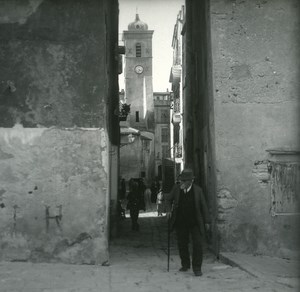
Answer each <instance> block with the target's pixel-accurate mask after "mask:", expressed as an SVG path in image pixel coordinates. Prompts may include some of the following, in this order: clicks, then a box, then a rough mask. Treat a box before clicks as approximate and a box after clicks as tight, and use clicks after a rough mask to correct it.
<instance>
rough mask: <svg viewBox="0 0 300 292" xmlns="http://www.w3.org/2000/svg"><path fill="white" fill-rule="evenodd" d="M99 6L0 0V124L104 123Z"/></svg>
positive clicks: (102, 38)
mask: <svg viewBox="0 0 300 292" xmlns="http://www.w3.org/2000/svg"><path fill="white" fill-rule="evenodd" d="M103 10H104V8H103V1H95V0H89V1H84V2H82V1H78V0H76V1H69V0H67V1H59V2H57V1H56V2H54V1H49V0H30V1H29V0H28V1H9V0H7V1H1V3H0V11H1V14H0V25H1V29H0V62H1V70H0V98H1V105H0V125H1V126H4V127H12V126H13V125H14V124H15V123H16V122H19V123H21V124H23V125H24V126H25V127H36V126H38V125H42V126H46V127H48V126H52V125H58V126H63V127H73V126H74V125H76V126H80V127H99V126H101V125H103V124H104V122H105V115H104V112H105V103H104V101H105V94H104V92H105V86H106V82H107V79H106V71H105V70H103V69H104V66H105V65H104V64H105V56H106V55H105V26H104V13H103ZM101 52H102V53H101ZM101 66H102V69H101Z"/></svg>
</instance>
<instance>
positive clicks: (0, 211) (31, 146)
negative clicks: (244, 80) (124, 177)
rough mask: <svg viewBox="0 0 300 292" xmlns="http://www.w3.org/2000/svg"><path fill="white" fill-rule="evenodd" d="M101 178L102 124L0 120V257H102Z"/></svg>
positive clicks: (103, 190)
mask: <svg viewBox="0 0 300 292" xmlns="http://www.w3.org/2000/svg"><path fill="white" fill-rule="evenodd" d="M107 184H108V165H107V145H106V134H105V132H104V130H100V129H69V130H68V129H65V130H63V129H57V128H49V129H47V128H39V129H26V128H23V127H22V126H20V125H16V126H15V127H14V128H12V129H4V128H1V129H0V185H1V187H0V194H1V195H0V205H1V208H0V230H1V231H0V232H1V235H0V246H1V251H0V259H1V260H30V261H62V262H66V263H87V264H91V263H102V262H104V261H105V260H107V259H108V255H107V228H106V225H107V221H106V218H107V216H106V215H107V214H106V204H105V200H106V196H107ZM59 206H61V212H60V208H59ZM47 207H49V216H50V217H55V216H57V222H56V219H55V218H49V220H47V213H46V209H47ZM60 215H61V217H60ZM47 221H48V223H47ZM47 225H48V227H47Z"/></svg>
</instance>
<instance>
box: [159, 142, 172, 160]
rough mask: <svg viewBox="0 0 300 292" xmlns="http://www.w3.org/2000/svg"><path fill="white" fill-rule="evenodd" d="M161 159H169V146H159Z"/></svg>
mask: <svg viewBox="0 0 300 292" xmlns="http://www.w3.org/2000/svg"><path fill="white" fill-rule="evenodd" d="M161 152H162V158H168V157H170V147H169V145H162V146H161Z"/></svg>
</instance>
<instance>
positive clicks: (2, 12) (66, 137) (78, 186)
mask: <svg viewBox="0 0 300 292" xmlns="http://www.w3.org/2000/svg"><path fill="white" fill-rule="evenodd" d="M117 9H118V5H117V1H116V0H86V1H81V0H64V1H52V0H24V1H11V0H3V1H0V64H1V66H0V67H1V69H0V127H1V128H0V174H1V178H0V180H1V184H0V200H1V203H0V216H1V220H0V221H1V223H0V224H1V228H0V232H1V234H0V238H1V239H0V242H1V243H0V259H5V260H10V259H12V260H20V259H21V260H33V261H48V260H49V261H50V260H58V261H59V260H60V261H63V262H70V263H102V262H105V261H107V260H108V245H107V240H108V235H107V234H108V232H107V229H108V226H109V224H108V222H107V221H108V212H107V210H108V208H109V198H110V196H112V197H114V195H115V194H114V193H113V192H116V189H117V187H116V188H113V187H112V186H111V184H110V183H109V182H110V175H111V174H113V173H115V172H116V171H115V170H116V169H115V168H114V169H112V167H110V166H111V164H112V163H109V155H108V153H111V152H112V151H111V150H108V149H110V147H111V144H115V145H117V144H118V142H119V141H118V140H119V132H118V127H119V125H118V116H117V115H114V114H113V113H114V108H117V107H118V84H117V82H118V75H117V65H118V60H117V59H116V58H115V52H116V48H117V45H118V42H117V37H118V34H117V29H118V14H117ZM16 125H18V126H17V127H15V126H16ZM78 127H81V128H80V129H79V128H78ZM47 128H48V129H47ZM65 128H70V130H64V129H65ZM92 129H94V130H92ZM99 129H101V130H99ZM115 147H116V146H115ZM114 177H115V176H114ZM116 180H117V177H116ZM115 197H116V196H115ZM45 206H49V207H50V209H48V211H49V216H50V217H53V216H54V217H55V216H58V217H57V219H53V218H51V219H49V222H48V223H49V230H48V233H47V230H46V226H47V224H46V219H45V217H47V216H46V207H45ZM59 206H61V212H62V217H61V213H60V207H59ZM60 218H61V220H60ZM56 220H57V223H56ZM58 223H60V224H61V230H60V228H59V226H58Z"/></svg>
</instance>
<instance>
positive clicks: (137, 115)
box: [135, 111, 140, 123]
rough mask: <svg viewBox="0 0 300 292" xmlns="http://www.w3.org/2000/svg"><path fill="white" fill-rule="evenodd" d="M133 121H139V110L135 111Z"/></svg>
mask: <svg viewBox="0 0 300 292" xmlns="http://www.w3.org/2000/svg"><path fill="white" fill-rule="evenodd" d="M135 121H136V122H137V123H138V122H139V121H140V113H139V111H136V112H135Z"/></svg>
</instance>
